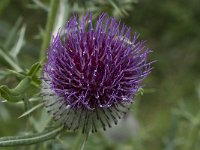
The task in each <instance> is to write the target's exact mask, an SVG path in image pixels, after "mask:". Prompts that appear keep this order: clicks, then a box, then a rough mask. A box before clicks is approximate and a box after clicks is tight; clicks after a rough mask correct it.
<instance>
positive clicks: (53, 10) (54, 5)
mask: <svg viewBox="0 0 200 150" xmlns="http://www.w3.org/2000/svg"><path fill="white" fill-rule="evenodd" d="M59 2H60V0H51V6H50V10H49V13H48V18H47V24H46V31H45V34H44V38H43V43H42V47H41V53H40V58H41V59H43V58H44V57H45V54H46V49H47V47H48V45H49V42H50V40H51V34H50V32H52V30H53V26H54V23H55V19H56V14H57V10H58V6H59Z"/></svg>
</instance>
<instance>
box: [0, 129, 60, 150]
mask: <svg viewBox="0 0 200 150" xmlns="http://www.w3.org/2000/svg"><path fill="white" fill-rule="evenodd" d="M62 129H63V126H61V127H58V128H56V129H52V130H49V131H44V132H42V133H36V134H32V135H24V136H9V137H2V138H0V147H9V146H25V145H31V144H36V143H40V142H43V141H47V140H50V139H53V138H55V137H56V136H57V135H58V134H59V133H60V132H61V131H62Z"/></svg>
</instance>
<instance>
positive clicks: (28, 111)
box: [18, 103, 43, 118]
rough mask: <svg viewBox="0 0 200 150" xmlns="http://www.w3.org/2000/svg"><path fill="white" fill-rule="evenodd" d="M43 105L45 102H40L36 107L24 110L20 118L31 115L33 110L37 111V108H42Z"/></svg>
mask: <svg viewBox="0 0 200 150" xmlns="http://www.w3.org/2000/svg"><path fill="white" fill-rule="evenodd" d="M42 106H43V103H40V104H38V105H36V106H34V107H32V108H31V109H29V110H27V111H26V112H24V113H23V114H22V115H21V116H19V117H18V118H22V117H25V116H27V115H29V114H30V113H32V112H33V111H35V110H36V109H38V108H40V107H42Z"/></svg>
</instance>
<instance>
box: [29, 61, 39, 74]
mask: <svg viewBox="0 0 200 150" xmlns="http://www.w3.org/2000/svg"><path fill="white" fill-rule="evenodd" d="M40 68H41V63H40V62H36V63H34V64H33V65H32V66H31V69H30V70H29V72H28V75H29V76H31V77H32V76H35V75H36V73H37V72H38V71H39V69H40Z"/></svg>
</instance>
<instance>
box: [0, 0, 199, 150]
mask: <svg viewBox="0 0 200 150" xmlns="http://www.w3.org/2000/svg"><path fill="white" fill-rule="evenodd" d="M61 3H62V4H63V6H64V9H63V8H62V7H61V6H59V10H62V11H61V12H60V16H61V18H65V20H64V21H66V20H67V18H69V17H70V15H73V14H74V12H76V13H78V14H79V15H81V14H83V13H85V12H87V11H91V12H94V15H95V16H97V14H99V13H101V12H102V11H104V12H106V13H108V14H110V15H113V16H117V17H118V18H121V19H122V20H123V21H125V22H126V24H127V25H129V26H131V27H132V28H133V30H134V31H136V32H138V33H141V38H143V39H147V45H148V47H150V48H152V50H153V53H152V54H151V60H157V62H156V63H154V64H153V67H154V69H153V71H152V73H151V75H150V77H149V78H148V79H147V80H146V81H145V85H146V86H145V88H146V89H147V90H144V95H143V96H142V97H140V96H138V97H137V100H136V103H135V104H134V105H133V107H132V110H131V111H130V113H131V114H132V115H131V116H132V118H133V115H134V118H135V119H134V121H133V123H132V126H128V127H129V128H130V129H129V128H127V126H125V125H124V127H126V128H123V126H122V129H120V131H121V133H117V131H119V129H116V130H115V129H114V131H113V132H114V133H115V135H116V134H119V135H118V136H119V137H120V136H122V135H123V133H122V132H125V131H126V130H135V131H136V132H135V133H134V136H130V137H129V138H127V139H125V140H124V141H121V142H119V141H117V139H116V137H112V136H110V135H109V134H110V133H108V135H106V134H107V133H105V132H103V133H99V134H91V135H90V137H89V139H88V142H87V144H86V147H85V149H88V150H90V149H91V150H94V149H95V150H102V149H105V150H112V149H114V150H122V149H123V150H146V149H148V150H160V149H164V150H199V149H200V109H199V108H200V80H199V74H200V62H199V56H200V44H199V41H200V17H199V16H200V9H199V6H200V1H199V0H190V1H187V0H179V1H171V0H162V1H160V0H139V1H138V2H137V1H136V0H125V1H120V0H108V1H105V0H99V1H97V0H86V1H82V0H76V1H74V0H61ZM49 4H50V2H49V0H43V1H39V0H32V1H31V0H19V1H18V0H1V1H0V86H1V85H8V87H10V88H11V89H14V88H15V87H16V85H18V83H19V82H20V81H21V80H22V79H23V78H25V77H27V76H28V77H31V81H32V82H31V85H30V86H31V87H32V88H31V89H30V88H29V92H28V95H27V96H31V97H30V98H29V99H28V100H29V103H28V104H27V103H26V102H24V103H21V102H18V103H14V104H13V103H7V102H4V103H3V102H2V103H0V122H1V123H0V137H1V136H10V135H22V134H24V133H26V132H29V131H31V132H41V131H43V129H44V128H46V126H47V125H48V124H49V122H50V121H51V119H50V118H49V117H48V115H47V114H46V112H45V110H43V109H42V108H41V107H39V106H40V104H41V98H40V97H39V96H38V93H37V92H39V90H38V85H39V81H38V79H37V77H36V76H35V74H34V73H33V74H32V72H34V71H33V69H34V66H32V64H34V63H35V62H37V61H39V55H40V51H41V50H40V49H41V44H42V37H43V35H44V32H45V31H44V28H45V25H46V21H47V14H48V11H49ZM61 24H63V22H61ZM57 25H58V26H59V24H57ZM55 26H56V25H55ZM52 32H53V31H52ZM37 64H38V63H36V64H35V67H36V68H37ZM31 66H32V70H31V69H28V68H31ZM8 69H12V71H11V70H8ZM19 72H21V73H19ZM36 73H37V72H36ZM33 93H37V94H33ZM24 104H25V106H26V107H25V110H24V107H23V105H24ZM34 106H35V107H37V110H34V111H31V115H32V114H33V116H30V114H29V113H28V115H27V114H25V115H24V116H25V117H22V118H20V119H18V117H19V116H21V115H22V114H24V112H27V110H29V109H30V108H32V107H34ZM44 118H45V119H44ZM135 124H137V125H138V127H137V128H136V127H135ZM29 133H30V132H29ZM77 141H79V139H78V138H77V136H76V134H75V133H67V132H64V133H62V134H61V135H60V136H58V137H57V138H56V140H53V142H52V141H47V142H45V143H42V144H37V145H34V146H29V147H17V148H19V149H23V148H24V149H59V150H60V149H66V148H69V149H70V148H71V146H73V145H76V144H77ZM0 149H1V148H0ZM2 149H4V148H2ZM8 149H16V148H8Z"/></svg>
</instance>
